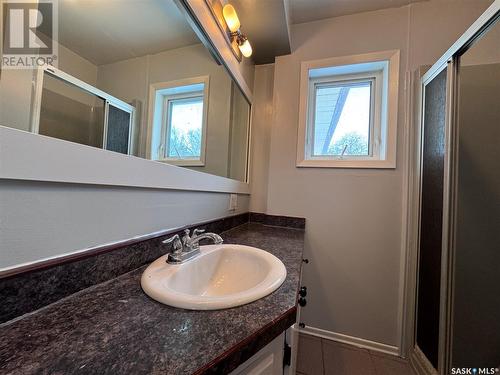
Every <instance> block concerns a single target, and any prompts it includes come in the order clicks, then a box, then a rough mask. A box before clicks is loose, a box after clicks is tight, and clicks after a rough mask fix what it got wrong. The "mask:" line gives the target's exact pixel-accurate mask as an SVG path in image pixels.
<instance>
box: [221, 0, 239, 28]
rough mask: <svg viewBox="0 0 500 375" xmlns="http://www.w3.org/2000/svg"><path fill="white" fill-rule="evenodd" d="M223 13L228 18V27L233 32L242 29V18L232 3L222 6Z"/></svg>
mask: <svg viewBox="0 0 500 375" xmlns="http://www.w3.org/2000/svg"><path fill="white" fill-rule="evenodd" d="M222 14H223V15H224V19H225V20H226V24H227V27H228V28H229V30H231V32H232V33H234V32H235V31H238V30H239V29H240V26H241V25H240V20H239V18H238V15H237V14H236V10H234V7H233V6H232V5H231V4H226V5H224V8H222Z"/></svg>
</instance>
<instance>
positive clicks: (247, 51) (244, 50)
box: [238, 37, 252, 57]
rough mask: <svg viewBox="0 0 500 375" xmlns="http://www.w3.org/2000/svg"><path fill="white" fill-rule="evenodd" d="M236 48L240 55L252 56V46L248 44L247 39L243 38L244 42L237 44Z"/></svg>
mask: <svg viewBox="0 0 500 375" xmlns="http://www.w3.org/2000/svg"><path fill="white" fill-rule="evenodd" d="M238 48H239V49H240V51H241V54H242V55H243V56H245V57H250V56H252V46H251V45H250V42H249V41H248V39H247V38H246V37H245V41H244V42H243V43H241V44H240V43H239V42H238Z"/></svg>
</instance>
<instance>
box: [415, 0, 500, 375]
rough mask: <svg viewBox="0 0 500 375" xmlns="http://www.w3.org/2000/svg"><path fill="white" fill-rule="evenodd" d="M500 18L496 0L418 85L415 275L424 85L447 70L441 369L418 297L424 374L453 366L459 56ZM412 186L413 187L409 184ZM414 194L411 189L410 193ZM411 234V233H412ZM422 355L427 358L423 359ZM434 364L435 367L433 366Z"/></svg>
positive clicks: (419, 362) (417, 359) (499, 1)
mask: <svg viewBox="0 0 500 375" xmlns="http://www.w3.org/2000/svg"><path fill="white" fill-rule="evenodd" d="M499 17H500V0H495V1H494V2H493V4H492V5H491V6H490V7H489V8H488V9H487V10H486V11H485V12H484V13H483V14H482V15H481V16H480V17H479V18H478V19H477V20H476V21H475V22H474V23H473V24H472V25H471V26H470V27H469V29H468V30H467V31H466V32H465V33H464V34H463V35H462V36H461V37H460V38H459V39H458V40H457V41H456V42H455V43H454V44H453V45H452V46H451V47H450V48H449V49H448V51H446V53H445V54H444V55H443V56H441V58H440V59H439V60H438V61H437V62H436V63H435V64H434V65H433V66H432V67H431V68H430V69H429V70H428V71H427V72H426V73H425V74H424V75H423V76H422V78H421V80H420V85H419V95H420V97H419V98H418V101H419V103H418V105H419V106H420V108H419V119H418V121H416V124H417V127H418V128H417V130H416V132H415V134H416V135H417V136H416V139H415V143H416V147H415V149H416V150H418V155H417V160H418V165H414V166H413V168H414V170H415V173H414V175H415V180H416V181H414V183H415V185H416V186H418V189H417V190H418V193H417V194H416V195H417V197H416V199H418V203H417V204H416V206H418V214H417V216H418V220H417V225H416V228H415V227H414V228H413V231H414V233H413V234H414V235H415V236H416V239H417V241H416V245H415V246H416V249H417V254H416V255H417V258H416V259H415V260H414V264H413V265H412V267H410V268H413V271H414V274H415V275H417V277H418V259H419V248H420V219H421V218H420V210H421V199H420V198H421V193H422V189H421V184H422V175H421V172H422V157H423V153H422V148H423V141H422V140H423V119H424V108H425V87H426V86H427V84H429V83H430V82H431V81H432V80H433V79H434V78H435V77H436V76H437V75H438V74H439V73H441V72H442V71H443V70H444V69H447V77H446V111H445V154H444V181H443V230H442V253H441V287H440V314H439V342H438V348H439V349H438V368H437V369H433V368H429V365H430V362H429V361H428V360H427V358H425V355H423V353H422V351H421V350H420V349H419V348H418V345H417V343H416V323H417V317H416V311H417V308H418V300H417V299H416V300H415V311H414V312H413V315H412V319H413V326H414V331H413V337H412V341H413V348H412V349H411V354H410V357H411V359H412V362H413V363H415V362H416V363H417V367H418V368H419V370H420V371H419V372H421V373H423V374H432V373H437V374H442V375H444V374H447V369H448V368H449V366H450V365H451V338H452V317H453V285H454V284H453V280H454V268H453V266H454V259H455V253H454V248H455V236H456V233H455V228H456V192H457V171H456V168H457V162H456V161H457V154H458V142H457V139H458V128H457V113H458V82H459V77H458V68H459V56H460V55H462V54H463V53H464V52H465V51H466V50H467V49H468V48H469V47H470V46H471V45H472V44H473V43H474V42H475V41H476V40H477V39H478V38H479V37H481V35H482V34H483V33H484V32H485V31H486V30H487V29H488V28H489V26H490V25H491V24H492V23H493V22H495V21H496V20H497V18H499ZM410 188H412V186H411V184H410ZM408 194H409V195H410V196H412V195H413V196H415V194H414V193H412V191H409V193H408ZM410 235H411V233H410ZM417 286H418V284H417V281H416V280H412V281H411V283H410V285H409V288H410V290H411V291H412V292H414V295H415V298H416V297H417V296H418V294H417V293H418V290H417ZM422 356H423V357H424V358H422ZM431 367H432V366H431Z"/></svg>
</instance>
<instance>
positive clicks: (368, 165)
mask: <svg viewBox="0 0 500 375" xmlns="http://www.w3.org/2000/svg"><path fill="white" fill-rule="evenodd" d="M296 166H297V167H298V168H365V169H395V168H396V161H393V160H379V159H372V160H367V159H365V160H353V159H344V160H341V159H337V160H332V159H315V160H312V159H308V160H301V161H297V165H296Z"/></svg>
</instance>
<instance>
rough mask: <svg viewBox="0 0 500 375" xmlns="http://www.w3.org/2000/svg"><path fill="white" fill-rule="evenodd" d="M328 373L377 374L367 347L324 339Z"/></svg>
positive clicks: (339, 374)
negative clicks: (356, 346) (350, 345)
mask: <svg viewBox="0 0 500 375" xmlns="http://www.w3.org/2000/svg"><path fill="white" fill-rule="evenodd" d="M323 355H324V363H325V374H326V375H376V374H375V368H374V366H373V364H372V361H371V357H370V354H369V353H368V350H366V349H359V348H355V347H351V348H350V347H348V346H347V345H344V344H339V343H336V342H334V341H330V340H323Z"/></svg>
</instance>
